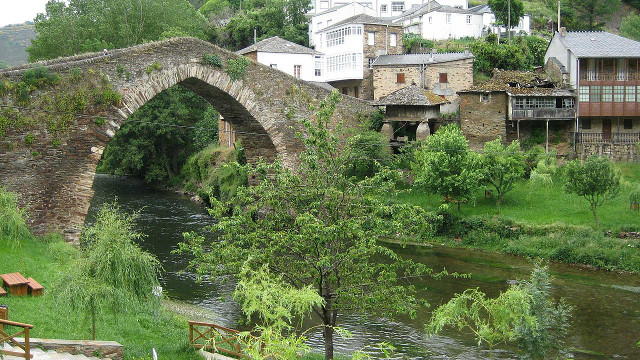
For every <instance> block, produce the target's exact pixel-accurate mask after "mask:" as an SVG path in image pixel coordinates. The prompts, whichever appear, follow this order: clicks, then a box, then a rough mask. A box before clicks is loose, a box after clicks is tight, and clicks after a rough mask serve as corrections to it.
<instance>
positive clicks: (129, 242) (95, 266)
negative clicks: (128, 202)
mask: <svg viewBox="0 0 640 360" xmlns="http://www.w3.org/2000/svg"><path fill="white" fill-rule="evenodd" d="M134 220H135V216H134V215H128V214H126V213H123V212H122V210H121V209H120V208H119V206H118V205H117V204H116V203H111V204H106V205H104V206H103V207H102V208H101V209H100V210H99V211H98V215H97V218H96V222H95V224H94V225H92V226H90V227H88V228H86V229H85V230H84V231H83V233H82V238H81V243H82V247H81V254H80V257H79V258H78V259H76V260H75V262H74V263H73V266H72V268H71V270H70V271H69V272H67V273H65V274H64V276H62V278H61V279H60V281H59V283H58V284H57V285H56V287H55V292H56V298H57V299H58V301H59V302H60V304H61V307H62V308H65V309H66V308H68V309H71V310H77V311H81V312H84V313H85V314H86V315H87V317H89V319H90V320H91V329H92V330H91V334H92V338H93V339H94V340H95V339H96V322H97V319H98V316H99V313H100V311H102V310H103V309H104V308H106V307H109V308H111V309H113V311H114V312H116V313H121V312H123V311H126V310H127V309H129V308H135V307H136V306H139V305H140V304H142V303H144V304H150V300H151V299H153V298H154V295H153V292H154V290H155V289H156V288H157V287H158V285H159V282H158V276H159V274H160V269H161V266H160V262H159V261H158V260H157V259H156V258H155V257H154V256H153V255H151V254H149V253H147V252H145V251H144V250H142V249H141V248H140V247H139V246H138V245H137V244H136V241H138V240H140V239H141V238H142V237H143V235H142V234H140V233H138V232H136V231H135V230H134Z"/></svg>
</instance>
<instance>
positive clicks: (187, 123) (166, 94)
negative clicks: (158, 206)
mask: <svg viewBox="0 0 640 360" xmlns="http://www.w3.org/2000/svg"><path fill="white" fill-rule="evenodd" d="M129 120H130V121H128V122H125V124H124V125H123V126H122V128H120V130H118V132H117V133H116V135H115V136H114V138H113V139H112V140H111V141H110V142H109V144H108V145H107V147H106V148H105V151H104V154H103V156H102V160H101V162H100V164H99V165H98V171H99V172H103V173H111V174H116V175H134V176H138V177H140V178H143V179H144V181H145V182H147V183H150V184H152V183H155V184H157V185H169V184H171V183H174V182H175V180H176V178H177V176H178V175H179V174H180V169H181V168H182V166H183V165H184V163H185V161H186V160H187V158H188V157H189V156H190V155H191V154H193V153H195V152H197V151H199V150H201V149H202V148H204V147H205V146H206V145H208V144H209V143H211V142H213V141H215V139H217V129H218V113H217V112H215V110H213V108H212V107H211V105H210V104H209V103H208V102H207V101H206V100H204V99H202V98H201V97H199V96H197V95H196V94H194V93H193V92H191V91H189V90H187V89H184V88H182V87H179V86H177V87H173V88H170V89H168V90H165V91H163V92H161V93H160V94H158V95H157V96H155V97H154V98H153V99H151V100H150V101H148V102H147V103H146V104H145V105H144V106H142V107H141V108H140V109H138V110H137V111H136V112H135V113H134V114H133V115H131V116H130V117H129Z"/></svg>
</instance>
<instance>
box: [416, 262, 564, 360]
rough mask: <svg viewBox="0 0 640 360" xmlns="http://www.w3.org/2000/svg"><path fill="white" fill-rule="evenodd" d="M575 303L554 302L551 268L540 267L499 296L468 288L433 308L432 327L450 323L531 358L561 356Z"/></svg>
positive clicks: (483, 340)
mask: <svg viewBox="0 0 640 360" xmlns="http://www.w3.org/2000/svg"><path fill="white" fill-rule="evenodd" d="M570 313H571V307H570V306H569V305H567V304H566V303H565V302H564V301H563V300H561V301H560V302H558V303H554V302H553V300H552V297H551V282H550V279H549V272H548V269H547V268H546V267H541V266H539V265H536V267H535V268H534V269H533V271H532V273H531V277H530V279H529V280H528V281H522V282H520V283H519V284H516V285H511V286H510V287H509V289H507V290H506V291H505V292H502V293H500V295H499V296H498V297H496V298H487V296H486V294H485V293H483V292H482V291H480V290H479V289H477V288H476V289H467V290H465V291H464V292H463V293H461V294H457V295H456V296H454V298H453V299H451V300H449V302H448V303H446V304H444V305H441V306H440V307H438V308H437V309H435V311H434V312H433V315H432V318H431V320H430V322H429V323H428V324H427V325H426V329H427V332H428V333H429V334H437V333H440V332H441V331H442V330H443V329H444V328H446V327H453V328H456V329H458V330H460V331H463V330H467V331H471V332H472V333H473V334H474V337H475V338H476V340H477V341H478V344H483V343H484V344H487V345H488V346H489V347H490V348H491V347H494V346H496V345H498V344H501V343H511V344H515V345H517V346H518V349H519V350H520V352H521V353H523V355H524V356H525V358H530V359H549V358H555V356H557V355H559V354H560V353H561V352H562V350H563V348H564V342H565V339H566V337H567V333H568V330H569V318H570Z"/></svg>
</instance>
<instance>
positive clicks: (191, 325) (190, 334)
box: [189, 323, 193, 345]
mask: <svg viewBox="0 0 640 360" xmlns="http://www.w3.org/2000/svg"><path fill="white" fill-rule="evenodd" d="M189 345H193V324H191V323H189Z"/></svg>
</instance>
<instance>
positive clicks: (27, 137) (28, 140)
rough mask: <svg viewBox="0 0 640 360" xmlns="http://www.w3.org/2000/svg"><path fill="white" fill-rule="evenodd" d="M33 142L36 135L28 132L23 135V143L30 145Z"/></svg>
mask: <svg viewBox="0 0 640 360" xmlns="http://www.w3.org/2000/svg"><path fill="white" fill-rule="evenodd" d="M35 142H36V136H35V135H34V134H32V133H29V134H27V135H25V137H24V144H25V145H27V146H31V145H33V143H35Z"/></svg>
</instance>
